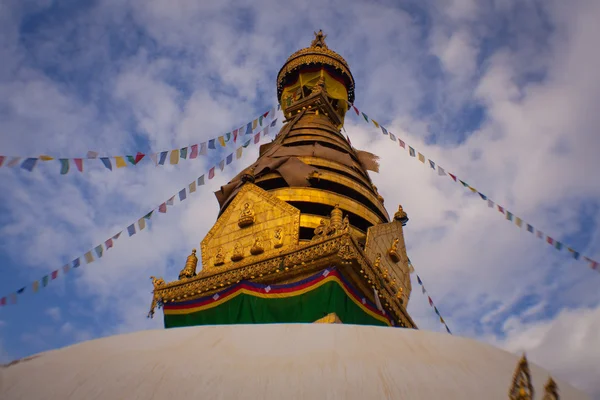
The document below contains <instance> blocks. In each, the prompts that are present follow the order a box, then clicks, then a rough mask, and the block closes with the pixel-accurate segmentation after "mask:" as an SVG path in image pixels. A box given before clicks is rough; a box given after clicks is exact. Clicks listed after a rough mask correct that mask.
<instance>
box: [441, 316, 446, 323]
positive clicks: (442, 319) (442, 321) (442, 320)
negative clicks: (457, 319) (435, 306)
mask: <svg viewBox="0 0 600 400" xmlns="http://www.w3.org/2000/svg"><path fill="white" fill-rule="evenodd" d="M440 322H441V323H442V324H445V322H444V318H442V316H441V315H440Z"/></svg>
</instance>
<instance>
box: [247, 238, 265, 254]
mask: <svg viewBox="0 0 600 400" xmlns="http://www.w3.org/2000/svg"><path fill="white" fill-rule="evenodd" d="M260 242H261V239H260V236H257V237H256V238H255V239H254V244H253V245H252V248H251V249H250V254H252V255H253V256H256V255H259V254H262V253H263V252H264V251H265V249H263V247H262V246H261V243H260Z"/></svg>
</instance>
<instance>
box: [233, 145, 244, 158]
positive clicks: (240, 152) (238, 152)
mask: <svg viewBox="0 0 600 400" xmlns="http://www.w3.org/2000/svg"><path fill="white" fill-rule="evenodd" d="M243 149H244V148H243V147H239V148H238V149H237V150H236V151H235V158H236V159H239V158H240V157H241V156H242V150H243Z"/></svg>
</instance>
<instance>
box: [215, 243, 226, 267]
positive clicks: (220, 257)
mask: <svg viewBox="0 0 600 400" xmlns="http://www.w3.org/2000/svg"><path fill="white" fill-rule="evenodd" d="M223 264H225V254H224V253H223V247H219V248H218V249H217V254H215V267H216V266H219V265H223Z"/></svg>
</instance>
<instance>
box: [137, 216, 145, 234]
mask: <svg viewBox="0 0 600 400" xmlns="http://www.w3.org/2000/svg"><path fill="white" fill-rule="evenodd" d="M138 225H139V226H140V231H141V230H142V229H144V228H145V227H146V219H145V218H144V217H142V218H140V219H138Z"/></svg>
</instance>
